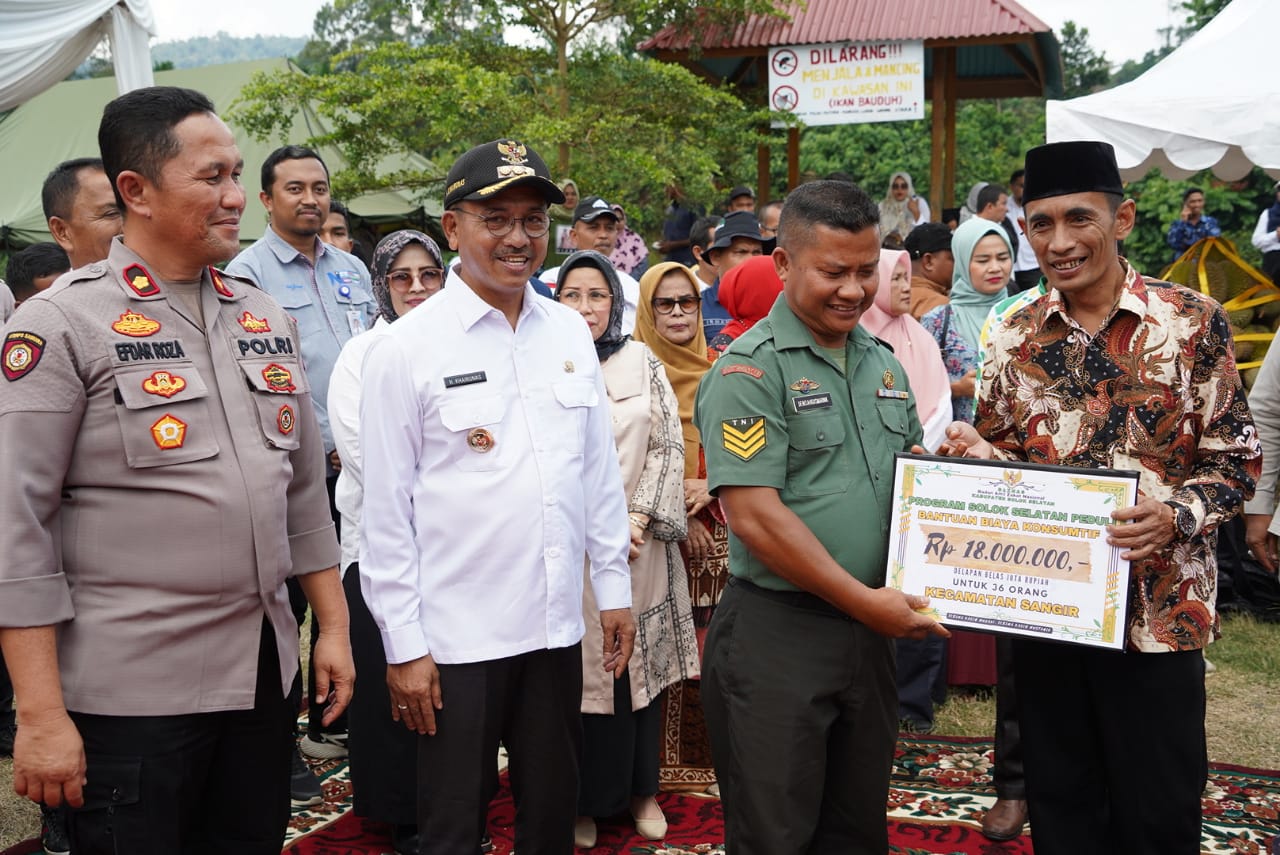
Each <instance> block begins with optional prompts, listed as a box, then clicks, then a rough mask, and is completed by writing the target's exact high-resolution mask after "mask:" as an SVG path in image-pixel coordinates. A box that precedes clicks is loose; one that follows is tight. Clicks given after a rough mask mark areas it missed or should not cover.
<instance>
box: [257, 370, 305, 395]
mask: <svg viewBox="0 0 1280 855" xmlns="http://www.w3.org/2000/svg"><path fill="white" fill-rule="evenodd" d="M262 379H263V380H266V381H267V389H268V390H270V391H272V392H279V393H281V394H284V393H288V392H296V391H298V387H297V386H294V385H293V373H292V372H290V371H289V369H288V368H285V367H284V366H283V365H281V364H280V363H278V362H273V363H271V364H270V365H268V366H267V367H266V368H264V369H262Z"/></svg>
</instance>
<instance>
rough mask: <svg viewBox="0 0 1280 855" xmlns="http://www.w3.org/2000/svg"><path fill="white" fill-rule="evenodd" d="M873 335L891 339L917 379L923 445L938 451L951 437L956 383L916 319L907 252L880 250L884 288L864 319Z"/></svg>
mask: <svg viewBox="0 0 1280 855" xmlns="http://www.w3.org/2000/svg"><path fill="white" fill-rule="evenodd" d="M858 323H859V324H861V325H862V326H863V327H864V328H865V329H866V330H867V332H869V333H871V334H872V335H873V336H875V337H876V338H879V339H881V340H883V341H887V342H888V343H889V345H890V346H891V347H892V348H893V355H894V356H896V357H897V358H898V361H899V362H901V363H902V368H903V370H905V371H906V372H907V379H908V380H910V381H911V391H912V393H913V394H914V395H915V399H916V411H917V412H918V413H919V415H920V424H921V426H922V427H923V428H924V440H923V445H924V447H925V448H927V449H930V450H932V449H935V448H937V447H938V446H939V445H941V444H942V442H943V440H945V439H946V430H947V425H949V424H951V422H952V421H953V420H954V419H953V416H952V410H951V381H950V380H949V379H948V378H947V369H946V368H945V367H944V366H943V364H942V354H941V352H940V351H939V350H938V343H937V342H936V341H934V339H933V336H931V335H930V334H929V333H928V332H927V331H926V330H925V328H924V327H922V326H920V322H919V321H917V320H916V319H915V318H913V317H912V316H911V256H909V255H908V254H907V253H906V252H904V251H902V250H894V249H882V250H880V287H879V288H877V289H876V299H875V303H874V304H873V305H871V306H870V307H868V308H867V310H866V311H865V312H863V314H862V318H861V320H859V321H858Z"/></svg>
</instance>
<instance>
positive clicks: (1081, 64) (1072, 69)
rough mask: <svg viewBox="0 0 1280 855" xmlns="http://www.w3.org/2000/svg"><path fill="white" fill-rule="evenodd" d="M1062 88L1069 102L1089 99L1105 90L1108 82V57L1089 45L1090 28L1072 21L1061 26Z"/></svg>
mask: <svg viewBox="0 0 1280 855" xmlns="http://www.w3.org/2000/svg"><path fill="white" fill-rule="evenodd" d="M1060 35H1061V42H1062V72H1063V75H1062V88H1063V93H1064V94H1065V95H1066V97H1068V98H1076V97H1078V96H1080V95H1088V94H1089V93H1090V92H1096V91H1098V90H1099V89H1102V88H1104V87H1106V85H1107V83H1108V81H1110V79H1111V67H1110V66H1109V65H1108V64H1107V55H1106V54H1105V53H1098V52H1097V51H1095V50H1094V49H1093V46H1092V45H1091V44H1089V28H1088V27H1077V26H1076V23H1075V21H1066V22H1064V23H1063V24H1062V33H1061V34H1060Z"/></svg>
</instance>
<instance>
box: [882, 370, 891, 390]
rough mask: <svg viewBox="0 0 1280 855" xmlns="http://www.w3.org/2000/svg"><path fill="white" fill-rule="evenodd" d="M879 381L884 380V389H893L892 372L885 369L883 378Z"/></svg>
mask: <svg viewBox="0 0 1280 855" xmlns="http://www.w3.org/2000/svg"><path fill="white" fill-rule="evenodd" d="M881 379H882V380H884V387H885V388H886V389H892V388H893V372H892V371H889V370H888V369H885V372H884V377H882V378H881Z"/></svg>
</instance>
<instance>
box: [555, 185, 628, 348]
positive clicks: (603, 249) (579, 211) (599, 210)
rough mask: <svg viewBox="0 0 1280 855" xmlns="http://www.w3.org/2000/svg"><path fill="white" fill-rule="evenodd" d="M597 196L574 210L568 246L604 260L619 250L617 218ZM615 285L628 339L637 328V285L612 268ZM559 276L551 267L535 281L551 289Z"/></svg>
mask: <svg viewBox="0 0 1280 855" xmlns="http://www.w3.org/2000/svg"><path fill="white" fill-rule="evenodd" d="M613 209H614V206H613V205H610V204H609V203H608V202H606V201H605V200H604V199H601V198H600V197H599V196H587V197H586V198H585V199H583V200H582V201H580V202H579V203H578V205H577V207H575V208H574V209H573V225H572V226H571V227H570V229H569V242H570V243H571V244H573V248H574V249H594V250H595V251H596V252H598V253H600V254H601V255H603V256H604V257H605V258H608V257H609V256H611V255H613V251H614V250H615V249H617V248H618V228H619V222H618V214H617V212H615V211H614V210H613ZM614 272H616V273H617V274H618V281H620V282H621V283H622V296H623V297H624V298H625V299H626V305H624V306H623V307H622V334H623V335H630V334H631V331H632V330H633V329H635V328H636V306H637V305H638V304H639V302H640V283H639V282H637V281H636V280H635V279H633V278H632V277H631V275H630V274H628V273H626V272H625V271H622V270H618V269H617V268H616V267H615V268H614ZM559 276H560V268H559V267H552V268H550V269H549V270H544V271H542V273H541V274H539V276H538V278H539V279H541V280H542V281H543V282H545V283H546V284H547V285H551V286H554V285H555V284H556V281H557V280H558V279H559Z"/></svg>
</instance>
